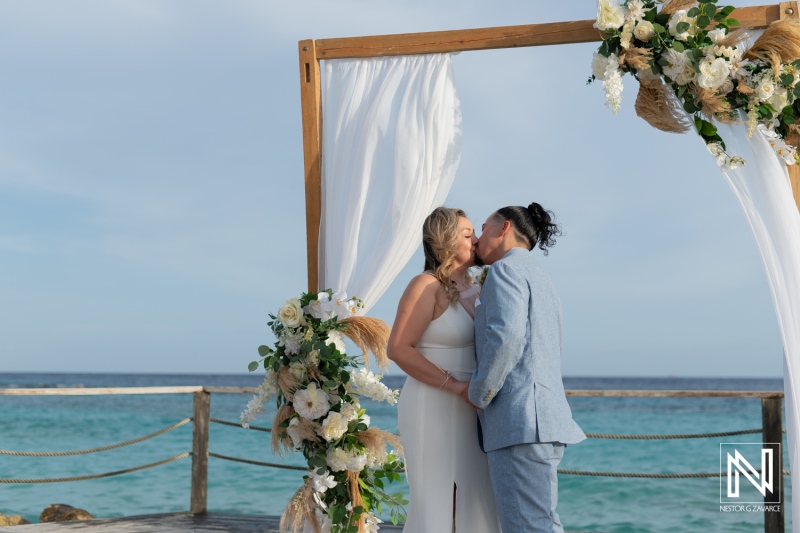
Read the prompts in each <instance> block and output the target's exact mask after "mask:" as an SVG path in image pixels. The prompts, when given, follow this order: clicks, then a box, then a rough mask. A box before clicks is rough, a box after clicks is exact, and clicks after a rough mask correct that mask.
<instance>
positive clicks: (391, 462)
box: [241, 290, 408, 533]
mask: <svg viewBox="0 0 800 533" xmlns="http://www.w3.org/2000/svg"><path fill="white" fill-rule="evenodd" d="M361 308H363V303H362V302H361V301H360V300H359V299H357V298H348V296H347V294H346V293H344V292H339V293H334V292H333V291H330V290H328V291H324V292H321V293H319V294H303V295H302V296H301V297H300V298H292V299H290V300H287V301H286V302H285V303H284V304H283V306H282V307H281V309H280V310H279V311H278V315H277V316H274V315H270V318H271V319H272V320H271V321H270V322H269V323H268V325H269V326H270V328H271V329H272V331H273V333H274V334H275V336H276V338H277V339H278V340H277V342H276V343H275V346H274V347H273V348H271V347H269V346H259V348H258V353H259V355H260V356H261V357H262V359H261V361H254V362H252V363H250V371H251V372H252V371H255V370H257V369H258V368H259V367H260V366H263V368H264V369H265V371H266V376H265V378H264V381H263V382H262V384H261V385H260V386H259V387H258V390H257V393H256V395H255V396H254V397H253V399H252V400H250V402H249V403H248V404H247V408H246V409H245V411H244V412H243V413H242V415H241V421H242V426H244V427H248V426H249V423H250V422H252V421H253V420H255V418H256V417H257V416H258V414H259V413H261V412H262V411H263V410H264V404H265V403H266V402H268V401H270V400H271V399H272V398H275V401H276V406H277V408H278V410H277V413H276V415H275V419H274V421H273V424H272V447H273V450H274V451H275V452H277V453H283V452H284V451H290V452H293V451H296V450H299V451H301V452H302V453H303V455H304V456H305V458H306V460H307V461H308V467H309V470H310V472H309V474H308V475H306V476H304V483H303V486H302V487H300V489H299V490H298V491H297V492H296V493H295V494H294V496H293V497H292V499H291V500H290V501H289V504H288V505H287V507H286V510H285V511H284V513H283V516H282V517H281V531H282V532H285V531H292V532H295V533H297V532H300V531H302V530H303V528H304V526H306V525H307V526H308V527H309V528H310V529H311V530H312V531H314V533H371V532H375V531H377V530H378V524H379V523H380V522H381V521H380V519H378V517H377V516H376V514H375V513H380V512H382V511H383V508H384V506H386V507H387V508H388V510H389V511H390V513H391V517H392V522H393V523H397V522H398V521H399V520H404V519H405V513H404V508H403V506H404V505H406V504H407V503H408V502H407V501H406V500H405V499H404V497H403V494H402V493H397V494H391V495H390V494H388V493H386V492H385V485H386V484H388V483H392V482H393V481H399V480H400V479H401V477H400V472H401V471H402V470H403V468H404V464H403V461H402V460H401V459H400V458H399V456H398V455H396V454H395V453H394V452H392V451H390V450H389V448H394V449H396V450H399V451H400V453H401V454H402V448H401V447H400V442H399V437H398V436H397V435H394V434H392V433H389V432H387V431H384V430H382V429H378V428H375V427H370V417H369V416H368V415H367V414H366V410H365V409H363V408H362V407H361V404H360V401H359V398H370V399H372V400H375V401H382V402H388V403H390V404H395V403H397V397H398V394H399V392H398V391H394V390H391V389H389V388H388V387H386V385H384V384H383V383H381V376H380V375H376V374H373V373H372V372H371V371H369V369H368V368H365V367H362V365H361V363H360V362H359V361H358V360H357V359H356V358H354V357H351V356H349V355H347V353H346V346H345V343H344V339H343V336H346V337H348V338H350V339H351V340H352V341H353V342H354V343H355V344H356V345H357V346H358V347H359V348H360V349H361V350H362V352H363V361H364V365H365V366H368V364H369V352H372V353H373V354H374V355H375V359H376V360H377V361H378V366H380V367H381V368H383V369H385V368H386V365H387V364H388V358H387V357H386V344H387V341H388V337H389V333H390V331H391V330H390V328H389V326H388V325H386V323H385V322H383V321H382V320H378V319H374V318H368V317H362V316H357V315H356V313H357V312H358V310H359V309H361Z"/></svg>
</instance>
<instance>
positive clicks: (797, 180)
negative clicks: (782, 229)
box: [780, 1, 800, 209]
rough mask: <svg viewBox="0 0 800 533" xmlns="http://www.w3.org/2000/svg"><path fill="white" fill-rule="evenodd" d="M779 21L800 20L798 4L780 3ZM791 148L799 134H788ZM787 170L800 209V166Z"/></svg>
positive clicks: (799, 138)
mask: <svg viewBox="0 0 800 533" xmlns="http://www.w3.org/2000/svg"><path fill="white" fill-rule="evenodd" d="M780 9H781V19H787V18H793V19H796V20H797V19H800V9H799V8H798V2H796V1H795V2H781V7H780ZM786 140H787V142H788V143H789V144H791V145H792V146H800V134H797V133H790V134H789V137H788V138H787V139H786ZM786 168H787V169H789V181H790V182H791V184H792V191H793V193H794V202H795V204H797V208H798V209H800V164H795V165H787V167H786Z"/></svg>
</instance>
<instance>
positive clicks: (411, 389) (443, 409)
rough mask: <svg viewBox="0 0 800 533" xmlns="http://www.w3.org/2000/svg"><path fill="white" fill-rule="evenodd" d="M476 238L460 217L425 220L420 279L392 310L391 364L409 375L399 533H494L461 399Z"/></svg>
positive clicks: (472, 417) (468, 408)
mask: <svg viewBox="0 0 800 533" xmlns="http://www.w3.org/2000/svg"><path fill="white" fill-rule="evenodd" d="M476 243H477V238H476V236H475V231H474V229H473V227H472V224H471V223H470V221H469V219H467V217H466V214H465V213H464V211H462V210H460V209H450V208H446V207H439V208H437V209H436V210H435V211H434V212H433V213H431V215H430V216H428V218H427V219H426V220H425V224H424V226H423V248H424V251H425V272H424V273H423V274H419V275H417V276H416V277H415V278H414V279H412V280H411V283H409V285H408V287H407V288H406V290H405V292H404V293H403V296H402V298H401V299H400V303H399V305H398V309H397V317H396V318H395V322H394V326H393V328H392V335H391V337H390V339H389V357H390V358H391V359H392V360H393V361H394V362H395V363H397V365H398V366H399V367H400V368H401V369H403V371H405V372H406V373H407V374H408V378H407V380H406V383H405V386H404V387H403V391H402V393H401V394H400V401H399V404H398V425H399V428H400V439H401V441H402V444H403V448H404V450H405V457H406V468H407V472H408V473H407V479H408V485H409V505H408V518H407V520H406V525H405V528H404V530H403V531H404V532H405V533H451V532H455V533H499V532H500V523H499V520H498V518H497V511H496V510H495V504H494V497H493V496H492V487H491V482H490V480H489V470H488V466H487V458H486V454H484V453H483V452H482V451H481V449H480V447H479V444H478V428H477V423H478V422H477V414H476V410H475V408H474V406H472V405H471V404H469V403H467V402H466V401H465V400H464V399H463V398H462V397H461V393H462V392H463V390H464V388H465V387H467V385H468V382H469V379H470V378H471V376H472V372H473V370H475V333H474V329H473V317H474V313H475V300H476V299H477V297H478V293H479V291H480V287H479V286H477V285H475V284H473V283H472V281H471V279H470V278H469V275H468V269H469V268H470V267H471V266H474V265H475V248H476Z"/></svg>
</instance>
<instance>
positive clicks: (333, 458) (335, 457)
mask: <svg viewBox="0 0 800 533" xmlns="http://www.w3.org/2000/svg"><path fill="white" fill-rule="evenodd" d="M349 459H350V454H349V453H347V452H346V451H344V450H343V449H341V448H330V449H329V450H328V453H327V454H325V462H326V463H327V464H328V466H329V467H330V468H331V470H333V471H334V472H341V471H342V470H346V469H347V461H348V460H349Z"/></svg>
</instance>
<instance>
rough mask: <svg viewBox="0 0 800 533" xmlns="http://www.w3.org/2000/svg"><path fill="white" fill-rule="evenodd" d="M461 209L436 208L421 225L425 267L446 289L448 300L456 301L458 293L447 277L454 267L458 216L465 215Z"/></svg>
mask: <svg viewBox="0 0 800 533" xmlns="http://www.w3.org/2000/svg"><path fill="white" fill-rule="evenodd" d="M466 216H467V214H466V213H465V212H464V211H463V210H462V209H453V208H450V207H437V208H436V209H434V210H433V213H431V214H430V215H428V218H426V219H425V222H424V223H423V225H422V249H423V251H424V252H425V270H426V271H429V272H432V273H433V275H434V276H435V277H436V279H438V280H439V282H440V283H441V284H442V287H443V288H444V290H445V291H446V292H447V298H448V299H449V300H450V303H452V304H454V305H455V303H456V302H457V301H458V298H459V292H458V289H457V288H456V285H455V282H454V281H453V280H452V278H451V277H450V276H451V275H452V273H453V270H454V269H455V259H456V243H457V242H458V239H459V237H460V236H461V232H460V231H459V229H458V219H459V217H466Z"/></svg>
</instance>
